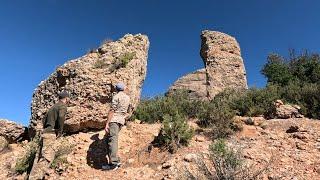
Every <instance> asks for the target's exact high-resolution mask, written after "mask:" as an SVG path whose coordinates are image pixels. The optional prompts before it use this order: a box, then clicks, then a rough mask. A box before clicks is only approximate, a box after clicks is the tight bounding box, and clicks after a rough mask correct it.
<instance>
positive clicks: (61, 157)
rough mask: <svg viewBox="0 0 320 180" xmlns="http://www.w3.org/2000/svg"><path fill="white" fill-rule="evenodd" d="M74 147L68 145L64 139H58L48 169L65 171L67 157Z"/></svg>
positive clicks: (70, 144)
mask: <svg viewBox="0 0 320 180" xmlns="http://www.w3.org/2000/svg"><path fill="white" fill-rule="evenodd" d="M74 147H75V144H72V143H70V142H69V141H68V140H67V139H66V138H62V139H60V140H59V146H58V147H57V149H56V151H55V155H54V159H53V161H52V162H51V164H50V168H52V169H55V170H56V171H57V172H59V171H62V170H65V169H66V167H67V166H68V162H67V155H68V154H70V153H71V152H72V151H73V149H74Z"/></svg>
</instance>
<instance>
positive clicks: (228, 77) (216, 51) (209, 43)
mask: <svg viewBox="0 0 320 180" xmlns="http://www.w3.org/2000/svg"><path fill="white" fill-rule="evenodd" d="M200 55H201V57H202V59H203V61H204V63H205V67H206V72H207V84H208V86H207V90H208V97H209V98H210V99H212V98H213V97H214V96H215V95H216V94H218V93H219V92H221V91H223V90H224V89H225V88H237V89H241V88H243V89H246V88H247V87H248V86H247V80H246V71H245V67H244V64H243V59H242V57H241V52H240V47H239V44H238V42H237V41H236V39H235V38H234V37H231V36H229V35H227V34H224V33H221V32H217V31H208V30H205V31H202V33H201V51H200Z"/></svg>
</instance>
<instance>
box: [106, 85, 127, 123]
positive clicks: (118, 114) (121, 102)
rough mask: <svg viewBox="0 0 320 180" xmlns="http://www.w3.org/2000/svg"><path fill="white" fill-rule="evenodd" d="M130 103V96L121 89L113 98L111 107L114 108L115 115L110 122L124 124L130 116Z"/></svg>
mask: <svg viewBox="0 0 320 180" xmlns="http://www.w3.org/2000/svg"><path fill="white" fill-rule="evenodd" d="M129 105H130V97H129V96H128V95H127V94H126V93H124V92H123V91H120V92H119V93H118V94H116V95H115V96H114V97H113V98H112V104H111V108H112V109H113V110H114V114H113V117H112V119H111V121H110V122H115V123H119V124H122V125H124V123H125V119H126V118H127V116H128V108H129Z"/></svg>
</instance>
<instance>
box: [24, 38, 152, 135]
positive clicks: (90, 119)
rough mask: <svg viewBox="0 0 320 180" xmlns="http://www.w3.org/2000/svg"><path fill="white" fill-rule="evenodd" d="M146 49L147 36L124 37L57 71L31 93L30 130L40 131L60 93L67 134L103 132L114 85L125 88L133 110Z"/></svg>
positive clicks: (144, 63)
mask: <svg viewBox="0 0 320 180" xmlns="http://www.w3.org/2000/svg"><path fill="white" fill-rule="evenodd" d="M148 49H149V40H148V37H147V36H145V35H141V34H136V35H131V34H127V35H125V36H124V37H122V38H121V39H119V40H117V41H106V42H105V43H104V44H102V45H101V46H100V47H99V48H98V49H97V50H93V51H90V52H89V53H87V54H86V55H84V56H82V57H80V58H77V59H74V60H71V61H68V62H66V63H65V64H64V65H62V66H60V67H58V68H57V69H56V70H55V71H54V72H53V73H52V74H51V75H50V76H49V77H48V79H46V80H45V81H42V82H41V83H40V84H39V86H38V87H37V88H36V89H35V91H34V94H33V98H32V105H31V120H30V121H31V122H30V129H31V130H33V132H35V130H38V129H42V126H43V125H42V119H43V117H44V115H45V114H46V112H47V110H48V109H49V108H50V107H51V106H52V105H54V104H55V103H57V102H58V93H59V92H61V91H64V90H66V91H68V92H69V93H70V99H71V100H70V103H69V106H68V113H67V118H66V122H65V131H66V132H67V133H74V132H78V131H84V130H88V129H101V128H103V127H104V125H105V122H106V120H107V114H108V111H109V109H110V103H111V100H112V96H113V95H114V85H115V84H116V83H118V82H124V83H125V84H126V86H127V88H128V95H129V96H130V98H131V106H132V109H133V110H134V108H135V107H136V106H137V104H138V102H139V100H140V93H141V88H142V85H143V82H144V79H145V76H146V72H147V58H148Z"/></svg>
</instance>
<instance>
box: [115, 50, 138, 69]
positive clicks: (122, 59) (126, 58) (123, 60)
mask: <svg viewBox="0 0 320 180" xmlns="http://www.w3.org/2000/svg"><path fill="white" fill-rule="evenodd" d="M135 56H136V53H134V52H130V53H129V52H127V53H124V54H122V55H120V56H119V57H118V58H117V63H118V64H117V65H118V67H117V69H118V68H124V67H126V66H127V65H128V63H129V62H130V61H131V60H132V59H133V58H134V57H135Z"/></svg>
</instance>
